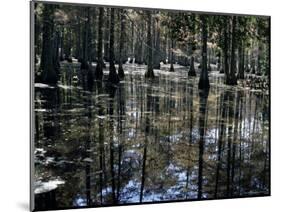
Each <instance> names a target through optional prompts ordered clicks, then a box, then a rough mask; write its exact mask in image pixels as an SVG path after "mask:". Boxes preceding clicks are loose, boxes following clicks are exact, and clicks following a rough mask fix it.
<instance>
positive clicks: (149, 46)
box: [145, 10, 154, 78]
mask: <svg viewBox="0 0 281 212" xmlns="http://www.w3.org/2000/svg"><path fill="white" fill-rule="evenodd" d="M146 16H147V52H148V54H147V71H146V73H145V77H146V78H154V72H153V58H152V57H153V49H152V36H151V22H152V15H151V11H149V10H148V11H146Z"/></svg>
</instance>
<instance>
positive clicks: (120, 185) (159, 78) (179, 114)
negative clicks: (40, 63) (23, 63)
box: [35, 64, 269, 209]
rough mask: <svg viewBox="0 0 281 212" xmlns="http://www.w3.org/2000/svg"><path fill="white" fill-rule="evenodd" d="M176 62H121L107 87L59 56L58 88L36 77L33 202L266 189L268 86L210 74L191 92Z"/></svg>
mask: <svg viewBox="0 0 281 212" xmlns="http://www.w3.org/2000/svg"><path fill="white" fill-rule="evenodd" d="M69 68H71V69H72V71H69ZM175 68H177V71H176V72H174V73H170V74H169V75H167V74H165V72H164V71H159V72H155V73H156V77H155V79H154V80H153V81H147V80H145V79H144V71H145V69H144V68H143V67H142V66H134V65H124V70H125V72H126V74H125V76H126V77H125V79H124V81H121V83H120V84H119V85H118V86H115V87H114V86H112V85H108V84H106V83H105V82H101V81H95V82H94V84H93V85H89V84H88V83H87V82H86V81H85V80H78V82H74V81H72V78H73V77H72V76H69V73H71V75H73V76H74V75H77V73H76V70H75V69H74V68H73V67H70V66H69V65H66V64H63V65H62V70H64V71H62V76H61V82H60V83H59V84H58V86H57V87H51V86H46V85H42V84H36V85H35V123H36V126H35V130H36V132H35V138H36V141H35V146H36V151H35V166H36V167H35V171H36V173H35V175H36V186H37V188H44V189H45V190H44V192H42V190H40V189H38V190H37V191H38V192H37V193H36V204H35V205H36V207H37V209H54V208H65V207H69V206H73V207H75V206H98V205H112V204H113V205H116V204H124V203H139V202H143V203H144V202H155V201H169V200H170V201H172V200H194V199H213V198H226V197H245V196H259V195H266V194H269V96H268V94H266V93H265V92H257V91H251V90H247V89H244V88H240V87H235V88H233V87H228V86H224V85H223V84H222V83H220V82H221V76H220V75H216V74H212V75H211V76H210V83H211V88H210V90H209V92H207V93H204V92H199V91H198V90H197V89H195V88H197V83H198V79H197V78H192V79H190V78H188V76H187V72H186V70H181V69H180V68H178V67H175ZM78 78H79V75H78ZM81 79H82V78H81ZM58 180H60V182H63V183H59V184H58V183H57V184H55V185H53V184H52V185H53V186H50V185H51V184H50V182H58ZM46 182H49V184H46ZM44 183H45V184H44ZM46 185H49V187H46ZM40 186H41V187H40ZM44 186H45V187H46V188H45V187H44ZM46 200H48V201H49V202H48V204H47V203H46Z"/></svg>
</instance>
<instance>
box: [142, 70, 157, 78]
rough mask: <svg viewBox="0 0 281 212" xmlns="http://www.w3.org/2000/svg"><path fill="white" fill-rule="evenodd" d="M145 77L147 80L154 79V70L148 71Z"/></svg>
mask: <svg viewBox="0 0 281 212" xmlns="http://www.w3.org/2000/svg"><path fill="white" fill-rule="evenodd" d="M144 76H145V78H154V77H155V76H154V72H153V70H148V71H146V72H145V74H144Z"/></svg>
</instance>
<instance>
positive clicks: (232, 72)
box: [227, 16, 237, 85]
mask: <svg viewBox="0 0 281 212" xmlns="http://www.w3.org/2000/svg"><path fill="white" fill-rule="evenodd" d="M236 19H237V18H236V16H233V17H232V39H231V43H232V44H231V66H230V80H229V81H228V82H227V84H228V85H237V78H236V43H237V42H236V40H237V38H236Z"/></svg>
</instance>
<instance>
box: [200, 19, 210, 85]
mask: <svg viewBox="0 0 281 212" xmlns="http://www.w3.org/2000/svg"><path fill="white" fill-rule="evenodd" d="M201 25H202V67H201V74H200V79H199V85H198V88H199V89H204V90H209V88H210V83H209V77H208V70H207V26H206V17H205V16H204V15H202V16H201Z"/></svg>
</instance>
